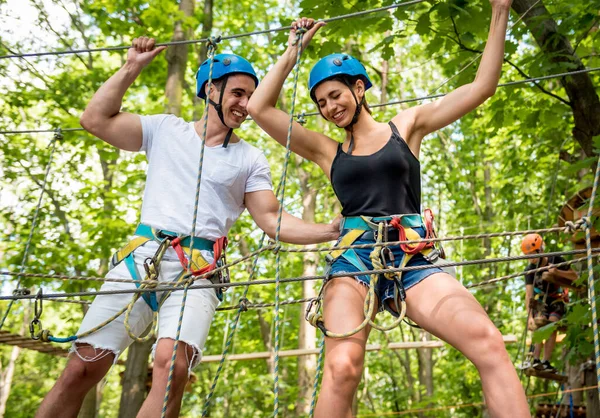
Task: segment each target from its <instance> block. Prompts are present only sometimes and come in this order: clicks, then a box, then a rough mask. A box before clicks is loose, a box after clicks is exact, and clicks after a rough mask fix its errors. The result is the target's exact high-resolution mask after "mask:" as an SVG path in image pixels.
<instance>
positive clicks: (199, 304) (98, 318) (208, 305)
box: [72, 254, 219, 367]
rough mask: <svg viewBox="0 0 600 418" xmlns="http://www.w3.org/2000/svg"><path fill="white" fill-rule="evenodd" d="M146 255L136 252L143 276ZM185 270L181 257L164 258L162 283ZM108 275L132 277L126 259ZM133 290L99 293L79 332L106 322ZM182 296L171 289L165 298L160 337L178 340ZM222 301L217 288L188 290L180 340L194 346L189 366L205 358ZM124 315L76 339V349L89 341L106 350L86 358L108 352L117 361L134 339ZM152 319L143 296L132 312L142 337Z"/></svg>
mask: <svg viewBox="0 0 600 418" xmlns="http://www.w3.org/2000/svg"><path fill="white" fill-rule="evenodd" d="M145 258H146V257H144V256H142V255H139V254H135V255H134V260H135V263H136V265H137V268H138V271H139V273H140V276H141V277H144V275H145V270H144V266H143V262H144V260H145ZM181 271H182V267H181V264H180V262H179V260H177V261H171V260H164V259H163V261H162V262H161V263H160V275H159V282H165V281H174V280H177V278H178V276H179V275H180V273H181ZM106 277H110V278H119V279H131V278H132V277H131V275H130V273H129V270H128V269H127V266H126V265H125V262H124V261H123V262H121V263H120V264H118V265H117V266H116V267H114V268H113V269H111V270H110V271H109V272H108V274H107V275H106ZM201 283H210V282H209V281H208V280H206V279H202V280H198V281H196V282H195V284H201ZM135 288H136V285H135V284H134V283H115V282H105V283H104V284H103V285H102V287H101V288H100V290H123V289H135ZM162 293H163V292H157V293H156V297H157V300H158V301H160V300H161V296H162ZM133 296H134V294H133V293H123V294H114V295H98V296H96V298H95V299H94V302H93V303H92V305H91V306H90V309H89V310H88V311H87V313H86V314H85V317H84V318H83V321H82V322H81V326H80V327H79V331H78V334H80V333H82V332H85V331H87V330H90V329H92V328H94V327H96V326H97V325H98V324H100V323H102V322H104V321H106V320H107V319H109V318H110V317H112V316H113V315H115V314H116V313H117V312H118V311H119V310H121V309H123V308H124V307H126V306H127V305H128V304H129V303H130V302H131V300H132V298H133ZM182 299H183V290H178V291H175V292H172V293H171V294H170V296H169V297H168V298H167V299H166V300H165V301H164V303H163V304H162V306H161V307H160V308H159V311H158V337H157V340H159V339H161V338H171V339H175V337H176V335H177V325H178V322H179V314H180V311H181V302H182ZM218 304H219V299H218V298H217V295H216V292H215V290H214V289H191V290H188V294H187V300H186V304H185V310H184V313H183V322H182V325H181V332H180V335H179V340H180V341H182V342H184V343H186V344H188V345H190V346H191V347H193V348H194V351H195V353H194V359H193V360H192V362H191V363H192V364H190V366H192V367H193V366H194V365H196V364H197V363H198V362H199V361H200V358H201V357H202V349H203V348H204V344H205V343H206V339H207V337H208V330H209V329H210V323H211V322H212V319H213V316H214V314H215V309H216V308H217V305H218ZM124 322H125V314H124V313H123V314H122V315H120V316H119V317H118V318H117V319H115V320H114V321H112V322H111V323H110V324H108V325H106V326H105V327H103V328H101V329H100V330H98V331H96V332H94V333H93V334H91V335H89V336H86V337H84V338H81V339H79V340H77V341H76V342H75V343H74V346H73V349H72V350H73V351H75V352H77V350H76V346H75V344H89V345H91V346H92V347H94V348H96V349H98V350H102V351H104V352H105V353H104V354H103V355H99V356H97V357H95V358H90V359H87V358H85V359H84V360H90V361H93V360H95V359H98V358H101V357H104V355H106V354H107V353H106V351H107V350H108V351H110V352H112V353H114V354H115V360H116V358H117V357H119V355H120V354H121V353H122V352H123V351H124V350H125V349H126V348H127V347H128V346H129V345H130V344H131V343H132V342H133V340H132V339H131V337H130V336H129V334H128V333H127V330H126V329H125V325H124ZM151 322H152V310H151V309H150V306H148V304H147V303H146V301H145V300H144V299H143V298H142V297H141V296H140V298H139V299H138V300H137V301H136V302H135V305H134V306H133V308H132V310H131V314H130V315H129V326H130V329H131V330H132V331H133V334H134V335H137V336H140V335H141V334H142V333H143V332H144V331H145V330H146V328H147V327H148V325H150V323H151Z"/></svg>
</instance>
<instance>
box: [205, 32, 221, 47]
mask: <svg viewBox="0 0 600 418" xmlns="http://www.w3.org/2000/svg"><path fill="white" fill-rule="evenodd" d="M220 42H221V35H218V36H211V37H209V38H208V39H207V40H206V45H207V46H208V47H209V48H212V49H216V48H217V45H218V44H219V43H220Z"/></svg>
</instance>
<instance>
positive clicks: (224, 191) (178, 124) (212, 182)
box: [140, 115, 273, 250]
mask: <svg viewBox="0 0 600 418" xmlns="http://www.w3.org/2000/svg"><path fill="white" fill-rule="evenodd" d="M141 121H142V130H143V142H142V147H141V149H140V151H144V152H145V153H146V157H147V159H148V170H147V177H146V188H145V190H144V199H143V203H142V214H141V222H142V223H143V224H147V225H150V226H152V227H155V228H158V229H166V230H168V231H172V232H177V233H179V234H186V235H189V234H191V233H192V221H193V215H194V203H195V199H196V184H197V180H198V165H199V161H200V151H201V145H202V141H201V139H200V137H199V135H198V134H197V132H196V129H195V128H194V122H186V121H184V120H183V119H181V118H178V117H176V116H173V115H152V116H141ZM272 189H273V185H272V182H271V171H270V168H269V164H268V162H267V159H266V157H265V156H264V154H263V153H262V151H260V150H259V149H257V148H255V147H253V146H252V145H250V144H248V143H247V142H245V141H244V140H240V141H239V142H237V143H229V144H228V146H227V148H223V146H222V145H218V146H215V147H205V150H204V160H203V167H202V178H201V182H200V199H199V204H198V215H197V219H196V236H198V237H202V238H206V239H209V240H212V241H214V240H216V239H218V238H220V237H222V236H225V235H227V233H228V232H229V229H230V228H231V226H232V225H233V223H234V222H235V221H236V219H237V218H238V217H239V216H240V215H241V213H242V212H243V211H244V209H245V206H244V194H245V193H250V192H256V191H260V190H272ZM149 244H150V243H149ZM144 247H146V248H144V249H145V250H146V249H148V250H149V249H151V248H153V247H154V246H153V245H146V246H144Z"/></svg>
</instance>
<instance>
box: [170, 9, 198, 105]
mask: <svg viewBox="0 0 600 418" xmlns="http://www.w3.org/2000/svg"><path fill="white" fill-rule="evenodd" d="M179 10H180V11H182V12H183V14H184V16H185V17H190V16H193V14H194V0H181V2H180V3H179ZM191 33H192V32H191V29H190V28H186V27H184V23H183V21H182V20H178V21H176V22H175V30H174V31H173V41H183V40H185V39H189V37H190V35H191ZM187 60H188V45H171V46H170V47H169V48H168V49H167V62H168V70H167V85H166V87H165V95H166V96H167V105H166V109H165V112H166V113H171V114H173V115H175V116H180V115H181V99H182V97H183V85H184V78H185V69H186V66H187Z"/></svg>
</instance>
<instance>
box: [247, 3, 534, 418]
mask: <svg viewBox="0 0 600 418" xmlns="http://www.w3.org/2000/svg"><path fill="white" fill-rule="evenodd" d="M490 1H491V4H492V23H491V27H490V33H489V39H488V43H487V45H486V47H485V51H484V53H483V57H482V59H481V64H480V66H479V70H478V72H477V76H476V77H475V80H474V81H473V82H472V83H470V84H467V85H465V86H462V87H460V88H458V89H456V90H455V91H453V92H451V93H450V94H448V95H447V96H445V97H444V98H442V99H439V100H437V101H435V102H432V103H428V104H424V105H421V106H416V107H413V108H410V109H407V110H404V111H402V112H400V113H399V114H398V115H396V116H395V117H394V118H393V119H392V120H391V121H390V122H389V123H380V122H377V121H375V120H374V119H373V117H372V116H371V114H370V111H369V108H368V106H367V105H366V102H365V91H366V90H367V89H368V88H369V87H371V82H370V80H369V77H368V75H367V74H366V72H365V69H364V66H362V64H360V63H359V62H358V61H357V60H356V59H354V58H352V57H351V56H349V55H346V54H334V55H331V56H328V57H325V58H323V59H322V60H321V61H319V62H318V63H317V64H316V65H315V66H314V68H313V69H312V71H311V74H310V81H309V88H310V94H311V98H312V99H313V100H314V101H315V102H316V103H317V105H318V107H319V111H320V113H321V115H322V116H323V117H324V118H325V119H326V120H327V121H329V122H333V123H334V124H335V125H336V126H338V127H340V128H344V129H345V130H346V139H345V141H344V143H343V144H338V143H337V142H336V141H334V140H333V139H331V138H329V137H327V136H325V135H323V134H321V133H318V132H313V131H310V130H308V129H306V128H304V127H302V126H300V125H299V124H297V123H294V126H293V131H292V139H291V149H292V151H293V152H295V153H297V154H299V155H300V156H302V157H304V158H307V159H309V160H311V161H313V162H315V163H316V164H318V165H319V166H320V167H321V169H322V170H323V171H324V172H325V174H326V175H327V176H328V177H329V179H330V180H331V182H332V186H333V188H334V191H335V192H336V195H337V197H338V199H339V200H340V202H341V204H342V207H343V211H342V215H344V217H345V221H348V222H349V223H350V221H352V222H353V225H354V226H352V227H351V228H354V227H355V226H356V220H357V219H358V220H360V219H364V218H360V217H359V216H360V215H366V216H368V217H369V218H368V219H371V217H375V218H372V219H371V220H372V221H373V222H372V224H371V225H369V226H370V227H372V228H375V229H376V228H377V223H378V222H381V221H384V222H385V221H388V220H390V219H391V216H390V215H397V214H403V215H406V214H413V216H405V217H404V218H402V219H403V220H404V219H405V220H406V221H407V225H404V226H406V227H411V228H413V229H414V231H416V232H418V233H419V234H420V235H421V236H424V232H425V230H424V229H423V228H422V226H423V225H422V221H421V220H420V219H421V217H420V216H418V215H414V214H420V213H421V207H420V205H421V203H420V198H421V184H420V164H419V160H418V157H419V150H420V147H421V141H422V139H423V137H425V136H426V135H428V134H430V133H432V132H434V131H436V130H438V129H441V128H443V127H445V126H447V125H448V124H450V123H452V122H454V121H456V120H458V119H459V118H461V117H462V116H463V115H465V114H467V113H468V112H470V111H471V110H473V109H475V108H476V107H477V106H479V105H481V104H482V103H483V102H485V101H486V99H488V98H489V97H491V96H492V95H493V94H494V92H495V90H496V87H497V84H498V80H499V78H500V72H501V67H502V61H503V55H504V38H505V35H506V26H507V21H508V16H509V10H510V5H511V1H512V0H490ZM323 25H324V23H323V22H319V23H315V22H314V20H313V19H307V18H302V19H299V20H297V21H296V22H294V23H293V25H292V30H291V31H290V36H289V40H288V48H287V50H286V51H285V53H284V54H283V56H282V57H281V58H280V59H279V61H278V62H277V64H276V65H275V66H274V67H273V68H272V69H271V71H269V73H268V74H267V76H266V77H265V78H264V80H263V82H262V83H261V84H260V85H259V86H258V88H257V89H256V91H255V92H254V94H253V95H252V97H251V99H250V102H249V103H248V107H247V109H248V111H249V113H250V115H251V116H252V118H253V119H254V120H255V121H256V123H258V125H259V126H260V127H261V128H262V129H263V130H265V131H266V132H267V133H268V134H269V135H270V136H271V137H273V138H274V139H275V140H277V141H278V142H279V143H280V144H282V145H285V143H286V137H287V130H288V123H289V116H288V115H287V114H285V113H284V112H283V111H281V110H279V109H277V108H276V107H275V105H276V102H277V98H278V96H279V93H280V91H281V88H282V86H283V83H284V80H285V78H286V77H287V76H288V75H289V73H290V71H291V70H292V69H293V67H294V64H295V62H296V55H297V48H298V47H302V48H305V47H306V46H307V45H308V43H309V42H310V40H311V39H312V37H313V36H314V34H315V33H316V32H317V30H318V29H319V28H320V27H322V26H323ZM300 28H303V29H305V30H306V33H305V34H304V36H303V40H302V45H301V46H299V45H296V42H295V41H296V31H297V30H298V29H300ZM415 216H416V219H418V222H416V221H415ZM402 222H404V221H402ZM415 222H416V224H411V223H415ZM351 228H350V227H347V228H344V231H343V233H346V232H347V231H348V230H351ZM386 228H387V229H388V231H389V232H388V234H389V235H390V236H389V237H388V240H389V241H394V240H397V239H398V230H397V229H393V228H389V227H388V222H386ZM364 229H365V230H366V231H365V233H364V234H363V235H362V236H360V237H359V238H358V241H355V243H357V244H358V243H367V242H371V243H372V242H374V237H375V235H376V234H375V233H374V232H373V231H372V230H367V229H368V228H364ZM394 233H396V235H395V236H394ZM405 248H406V247H405ZM392 250H393V252H394V256H395V259H396V260H397V261H398V260H399V259H401V258H402V257H403V256H404V251H403V250H402V249H401V248H392ZM365 251H366V253H365V252H363V251H362V250H357V251H356V252H354V253H353V254H352V255H353V257H338V258H337V259H335V261H334V262H333V263H332V265H331V273H341V272H346V273H348V272H353V273H356V272H360V271H364V270H367V269H371V268H372V264H370V260H369V253H370V249H368V250H365ZM357 259H358V261H357ZM423 264H431V263H429V261H428V260H427V259H426V258H424V257H423V255H421V254H415V255H413V256H412V258H411V259H410V261H409V262H408V266H411V265H423ZM360 265H363V268H359V267H357V266H360ZM396 265H397V263H396ZM368 281H369V277H368V276H366V275H364V276H358V277H356V278H354V277H350V276H348V277H340V278H335V279H332V280H329V281H328V283H327V286H326V288H325V293H324V301H323V319H324V324H325V326H326V327H327V329H328V330H330V331H332V332H335V333H344V332H348V331H350V330H352V329H354V328H356V326H358V325H359V324H361V323H362V322H363V320H364V314H363V303H364V300H365V297H366V295H367V286H365V284H367V285H368ZM380 281H381V280H380ZM402 281H403V284H404V287H405V289H406V303H407V316H408V317H409V318H410V319H411V320H413V321H414V322H416V323H417V324H418V325H420V326H421V327H422V328H423V329H425V330H427V331H428V332H430V333H432V334H433V335H436V336H437V337H439V338H440V339H442V340H444V341H446V342H448V343H449V344H451V345H452V346H454V347H455V348H457V349H458V350H460V351H461V352H462V353H463V354H464V355H465V356H466V357H467V358H468V359H469V360H471V361H472V362H473V363H474V364H475V366H476V367H477V370H478V371H479V373H480V376H481V382H482V385H483V392H484V395H485V399H486V403H487V406H488V408H489V412H490V415H491V416H493V417H511V418H515V417H528V416H529V408H528V406H527V402H526V399H525V394H524V391H523V388H522V387H521V384H520V382H519V379H518V377H517V374H516V372H515V369H514V367H513V365H512V363H511V361H510V358H509V356H508V353H507V352H506V348H505V346H504V342H503V339H502V336H501V334H500V332H499V331H498V330H497V329H496V327H495V326H494V325H493V323H492V322H491V321H490V319H489V318H488V316H487V314H486V313H485V311H484V310H483V308H482V307H481V305H480V304H479V303H478V302H477V301H476V299H475V298H474V297H473V296H472V295H471V294H470V293H469V292H468V291H467V290H466V289H465V288H464V287H463V286H462V285H461V284H460V283H458V282H457V281H456V280H455V279H454V278H453V277H452V276H450V275H449V274H447V273H444V272H442V271H441V270H440V269H438V268H435V267H433V266H432V267H430V268H427V269H425V270H413V271H411V272H405V273H404V274H403V276H402ZM381 282H382V283H381V285H380V286H378V288H377V296H378V300H379V301H380V303H381V304H382V305H383V307H385V308H386V309H388V310H390V311H392V312H396V311H397V307H396V304H395V303H394V298H393V296H392V294H393V291H391V290H390V286H393V284H392V282H391V281H388V280H383V281H381ZM392 289H393V288H392ZM369 331H370V329H369V328H368V327H366V328H364V329H362V330H361V331H360V332H358V333H356V334H354V335H352V336H351V337H348V338H339V339H337V338H326V340H325V370H324V374H323V382H322V389H321V394H320V397H319V401H318V404H317V407H316V415H317V416H318V417H327V418H332V417H351V416H352V413H351V405H352V399H353V396H354V393H355V392H356V389H357V387H358V384H359V381H360V378H361V375H362V370H363V362H364V354H365V346H366V342H367V337H368V334H369Z"/></svg>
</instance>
